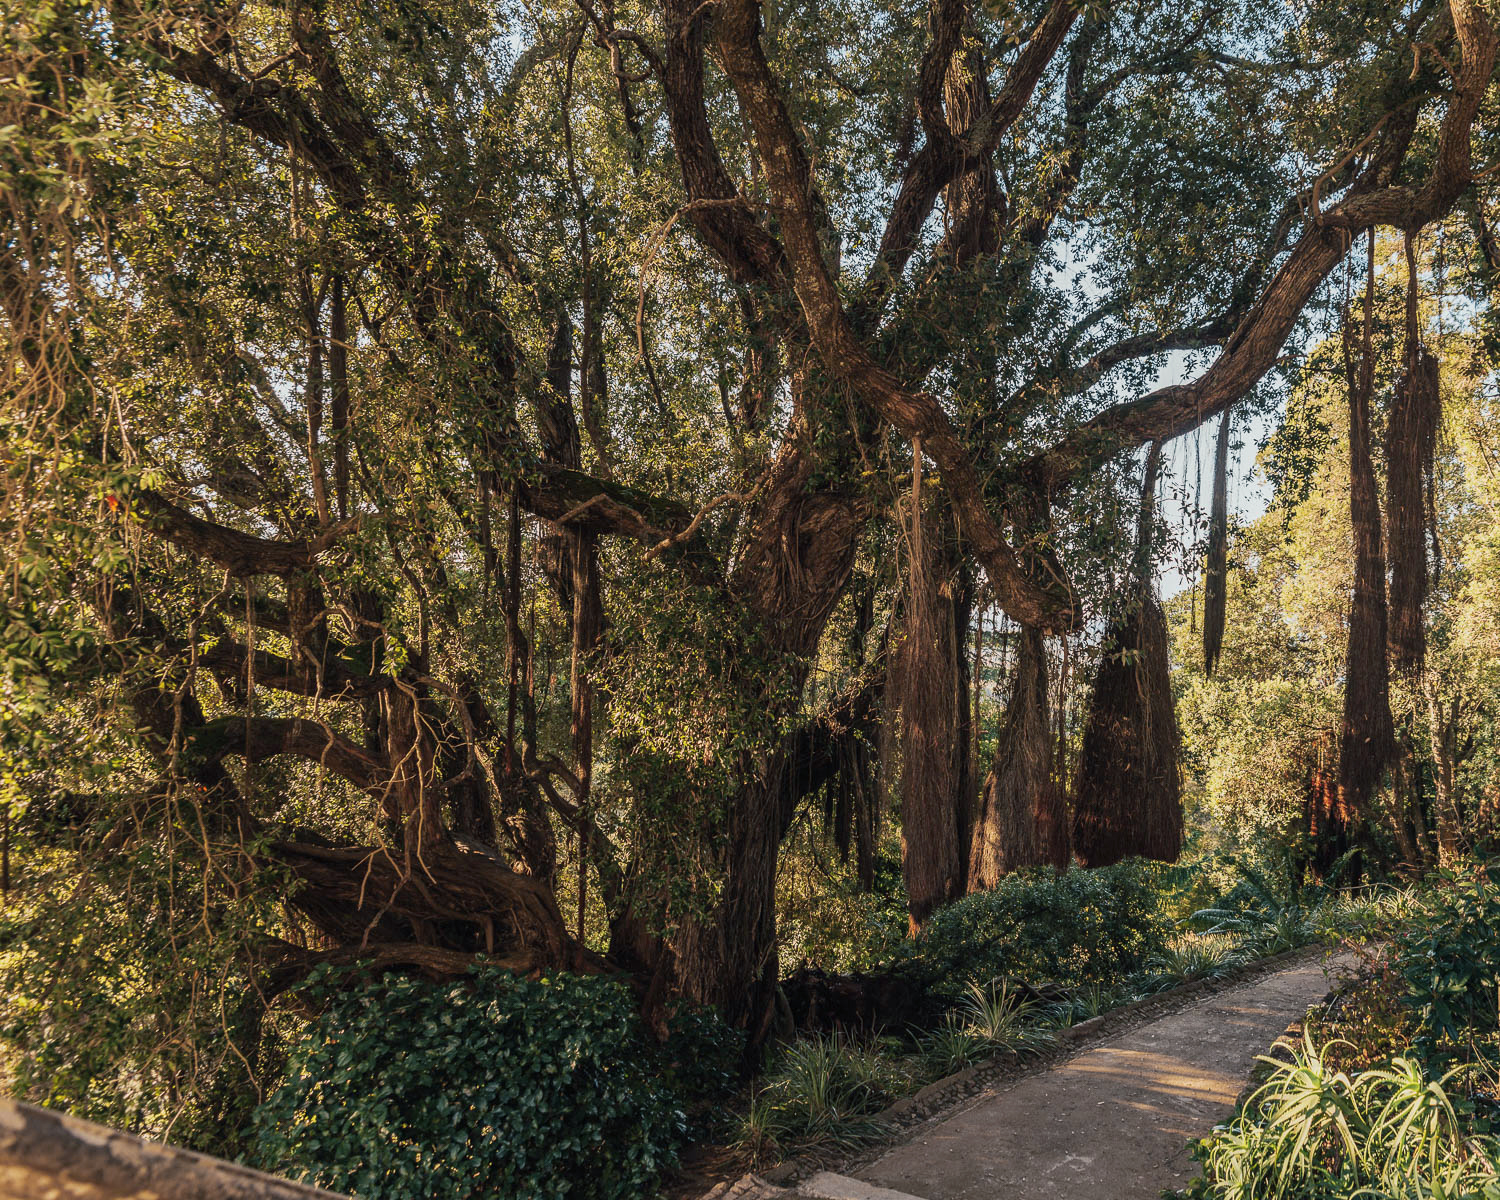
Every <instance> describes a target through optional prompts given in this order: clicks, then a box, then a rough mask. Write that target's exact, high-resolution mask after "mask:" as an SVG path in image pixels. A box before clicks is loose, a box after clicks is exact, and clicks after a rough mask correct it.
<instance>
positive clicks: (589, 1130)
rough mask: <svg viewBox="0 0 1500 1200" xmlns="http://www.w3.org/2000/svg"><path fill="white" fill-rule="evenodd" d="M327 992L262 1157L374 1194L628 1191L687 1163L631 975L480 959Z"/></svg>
mask: <svg viewBox="0 0 1500 1200" xmlns="http://www.w3.org/2000/svg"><path fill="white" fill-rule="evenodd" d="M326 982H327V981H326V980H324V981H323V983H324V984H325V985H326ZM322 995H323V997H324V998H325V999H326V1000H327V1002H328V1003H327V1008H326V1009H325V1011H324V1012H323V1014H322V1016H321V1017H320V1018H319V1019H318V1020H317V1021H316V1022H315V1024H314V1027H313V1028H312V1030H310V1031H309V1034H308V1036H307V1037H306V1038H304V1039H303V1040H302V1041H301V1043H300V1044H299V1045H298V1046H297V1048H296V1049H295V1051H294V1052H293V1055H292V1058H291V1061H290V1063H289V1068H288V1072H287V1076H286V1079H285V1081H284V1082H283V1083H282V1085H281V1086H280V1088H279V1089H278V1090H277V1091H276V1092H275V1093H274V1094H273V1095H271V1096H270V1097H269V1098H268V1099H267V1101H266V1102H265V1103H264V1104H263V1105H262V1106H261V1107H260V1109H259V1110H258V1111H257V1113H256V1117H255V1135H256V1149H257V1154H256V1157H257V1159H258V1161H259V1163H260V1165H262V1166H264V1167H267V1168H269V1169H271V1170H275V1171H280V1172H283V1173H286V1174H292V1175H296V1176H300V1177H303V1178H306V1179H309V1180H311V1181H312V1182H315V1183H318V1184H321V1185H322V1186H324V1187H327V1188H330V1189H332V1190H334V1191H338V1192H350V1193H353V1194H355V1195H358V1196H361V1197H365V1198H367V1200H385V1198H387V1197H389V1198H391V1200H396V1198H398V1197H399V1198H401V1200H405V1198H406V1197H412V1196H421V1197H423V1198H424V1200H426V1198H428V1197H432V1198H439V1197H441V1198H450V1197H451V1198H458V1197H479V1196H484V1197H493V1198H496V1200H499V1198H502V1197H514V1198H516V1200H522V1198H525V1200H531V1198H533V1197H535V1198H551V1197H562V1196H567V1197H569V1198H570V1200H572V1198H574V1197H588V1198H591V1200H614V1198H624V1197H637V1196H641V1195H646V1194H649V1193H650V1191H651V1185H652V1184H653V1182H654V1181H655V1180H656V1178H657V1177H658V1176H659V1174H660V1173H661V1171H662V1170H663V1169H664V1168H665V1167H667V1166H669V1165H670V1164H671V1162H672V1161H673V1158H674V1153H675V1148H676V1146H677V1144H678V1143H679V1141H680V1139H681V1138H682V1137H683V1135H684V1132H685V1120H684V1117H683V1113H682V1111H681V1107H680V1105H679V1103H678V1100H677V1098H676V1097H674V1096H673V1095H672V1094H671V1093H670V1092H669V1091H668V1090H667V1089H666V1088H665V1087H664V1086H663V1085H662V1083H661V1082H660V1081H659V1079H658V1072H659V1070H660V1066H661V1064H660V1062H659V1058H660V1050H659V1049H657V1048H656V1047H654V1046H652V1045H651V1044H650V1042H649V1041H648V1039H647V1038H646V1036H645V1034H644V1031H643V1030H642V1028H641V1025H640V1022H639V1020H638V1018H637V1016H636V1013H635V1003H634V1001H633V998H632V997H631V995H630V993H629V991H628V989H627V988H626V987H625V986H624V985H623V984H621V983H619V982H617V981H614V980H607V979H600V978H585V977H580V976H572V975H559V976H556V977H554V978H550V979H542V980H540V981H537V982H533V981H530V980H526V979H523V978H520V977H518V976H515V975H512V974H510V973H508V972H505V971H502V970H499V969H497V968H494V967H485V966H481V967H478V968H476V969H475V970H474V971H473V972H472V973H471V975H470V976H469V977H468V978H466V979H463V980H458V981H454V982H451V983H446V984H431V983H425V982H420V981H416V980H399V981H396V982H394V983H393V982H390V981H383V982H381V983H379V984H378V985H365V986H361V987H354V988H349V989H345V990H339V991H331V990H330V989H328V988H327V987H326V986H324V987H323V988H322Z"/></svg>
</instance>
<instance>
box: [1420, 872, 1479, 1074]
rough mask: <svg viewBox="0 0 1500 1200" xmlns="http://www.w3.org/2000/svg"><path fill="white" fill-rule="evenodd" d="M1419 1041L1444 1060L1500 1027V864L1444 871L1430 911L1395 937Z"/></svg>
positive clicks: (1422, 1049) (1433, 895) (1432, 896)
mask: <svg viewBox="0 0 1500 1200" xmlns="http://www.w3.org/2000/svg"><path fill="white" fill-rule="evenodd" d="M1396 951H1397V967H1398V970H1399V971H1400V972H1401V975H1402V978H1403V979H1404V981H1405V984H1406V993H1407V994H1406V1000H1407V1003H1408V1005H1409V1006H1410V1007H1411V1009H1412V1011H1413V1012H1414V1013H1415V1015H1416V1017H1417V1019H1418V1022H1419V1031H1418V1033H1417V1036H1416V1041H1415V1044H1416V1046H1417V1048H1418V1050H1419V1051H1421V1052H1422V1053H1423V1054H1425V1055H1432V1056H1443V1055H1446V1054H1448V1053H1451V1052H1452V1051H1453V1050H1454V1049H1455V1048H1457V1047H1460V1046H1462V1045H1463V1044H1465V1043H1466V1042H1471V1041H1472V1040H1473V1039H1474V1037H1475V1035H1476V1034H1483V1033H1486V1032H1490V1031H1493V1030H1495V1029H1496V1028H1497V1024H1500V1022H1497V1014H1496V1005H1497V1001H1500V990H1497V989H1500V863H1488V864H1484V865H1475V866H1470V867H1467V868H1464V869H1462V870H1457V871H1451V872H1444V874H1443V876H1442V877H1441V883H1440V886H1439V887H1438V888H1437V889H1435V890H1434V891H1433V893H1432V894H1431V896H1430V897H1429V900H1428V904H1427V907H1426V910H1425V911H1424V912H1422V913H1421V914H1420V915H1419V916H1417V917H1416V918H1415V919H1413V920H1412V921H1411V923H1410V924H1409V925H1407V926H1406V927H1405V928H1403V929H1402V931H1401V933H1400V934H1399V935H1398V937H1397V939H1396Z"/></svg>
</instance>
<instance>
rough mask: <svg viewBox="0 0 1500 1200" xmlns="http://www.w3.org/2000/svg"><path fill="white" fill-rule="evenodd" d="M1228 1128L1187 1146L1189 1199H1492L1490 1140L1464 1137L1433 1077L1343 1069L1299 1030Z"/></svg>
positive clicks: (1405, 1066) (1404, 1064)
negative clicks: (1197, 1170) (1294, 1043)
mask: <svg viewBox="0 0 1500 1200" xmlns="http://www.w3.org/2000/svg"><path fill="white" fill-rule="evenodd" d="M1261 1061H1262V1062H1264V1063H1266V1064H1268V1065H1269V1067H1270V1069H1271V1070H1270V1076H1269V1078H1268V1079H1267V1080H1266V1082H1265V1083H1264V1084H1263V1085H1262V1086H1261V1087H1260V1088H1259V1089H1257V1091H1256V1092H1255V1093H1254V1094H1253V1095H1252V1096H1251V1097H1250V1099H1249V1100H1248V1101H1246V1103H1245V1107H1244V1109H1243V1111H1242V1112H1241V1113H1240V1115H1239V1116H1237V1117H1236V1118H1235V1119H1234V1120H1233V1121H1232V1122H1231V1123H1230V1124H1228V1125H1226V1126H1222V1127H1220V1128H1219V1129H1218V1130H1216V1131H1215V1132H1214V1134H1213V1135H1212V1136H1211V1137H1208V1138H1205V1139H1203V1140H1202V1141H1201V1142H1199V1143H1198V1146H1197V1148H1196V1150H1195V1156H1196V1157H1197V1158H1198V1160H1199V1161H1200V1162H1201V1163H1202V1164H1203V1166H1204V1174H1203V1177H1202V1178H1200V1179H1198V1180H1196V1181H1194V1183H1193V1184H1192V1185H1191V1186H1190V1187H1189V1188H1188V1189H1187V1191H1186V1193H1185V1194H1186V1195H1187V1196H1188V1197H1192V1198H1195V1200H1283V1198H1284V1200H1347V1198H1348V1197H1355V1196H1359V1197H1371V1198H1375V1197H1392V1198H1396V1197H1400V1198H1403V1200H1406V1198H1409V1200H1448V1198H1457V1197H1466V1198H1473V1200H1478V1198H1480V1197H1483V1198H1484V1200H1495V1198H1500V1175H1497V1172H1496V1159H1495V1156H1496V1151H1497V1146H1496V1143H1495V1142H1494V1141H1493V1140H1492V1139H1490V1138H1487V1137H1483V1136H1477V1135H1474V1134H1473V1133H1472V1132H1471V1131H1470V1130H1469V1129H1468V1128H1467V1127H1466V1123H1465V1121H1464V1120H1463V1119H1462V1116H1461V1114H1460V1112H1459V1110H1458V1108H1457V1107H1456V1106H1455V1104H1454V1101H1453V1100H1452V1099H1451V1097H1450V1094H1449V1091H1448V1085H1449V1083H1450V1082H1451V1078H1452V1076H1451V1075H1449V1076H1444V1077H1442V1078H1438V1079H1434V1078H1432V1077H1431V1076H1429V1075H1427V1074H1426V1073H1425V1072H1424V1071H1423V1069H1422V1067H1421V1065H1420V1064H1418V1063H1416V1062H1414V1061H1412V1060H1410V1059H1406V1058H1397V1059H1394V1060H1393V1061H1392V1062H1391V1063H1390V1064H1389V1065H1388V1066H1386V1067H1383V1068H1380V1069H1377V1070H1370V1071H1362V1072H1360V1073H1358V1074H1356V1075H1349V1074H1347V1073H1346V1072H1344V1071H1340V1070H1337V1069H1336V1068H1334V1067H1332V1066H1331V1065H1330V1064H1329V1061H1328V1059H1327V1057H1326V1056H1325V1055H1324V1054H1323V1052H1322V1050H1321V1049H1320V1048H1319V1047H1318V1046H1316V1045H1315V1044H1314V1043H1313V1041H1312V1040H1311V1038H1305V1039H1304V1042H1303V1044H1302V1046H1301V1048H1300V1049H1298V1050H1296V1051H1295V1052H1294V1053H1293V1055H1292V1058H1291V1061H1290V1062H1280V1061H1277V1060H1275V1059H1269V1058H1267V1059H1262V1060H1261Z"/></svg>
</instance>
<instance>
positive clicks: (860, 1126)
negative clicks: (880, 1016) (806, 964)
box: [733, 1035, 913, 1165]
mask: <svg viewBox="0 0 1500 1200" xmlns="http://www.w3.org/2000/svg"><path fill="white" fill-rule="evenodd" d="M912 1082H913V1080H912V1077H911V1075H910V1074H909V1073H908V1072H907V1071H906V1070H904V1069H903V1067H902V1066H901V1064H900V1063H898V1062H897V1061H895V1060H894V1059H892V1058H890V1057H889V1056H886V1055H882V1054H881V1053H880V1052H879V1050H878V1049H877V1048H875V1047H871V1046H862V1045H859V1044H856V1043H854V1042H851V1041H849V1040H848V1039H846V1038H843V1037H840V1036H838V1035H834V1036H831V1037H809V1038H803V1039H800V1040H798V1041H796V1042H793V1043H792V1044H791V1045H790V1046H788V1047H786V1048H785V1049H784V1050H783V1051H782V1052H781V1053H780V1055H779V1056H778V1057H777V1059H776V1060H775V1061H774V1062H773V1063H772V1064H771V1067H770V1069H769V1070H767V1072H766V1073H765V1074H764V1075H763V1076H762V1077H761V1079H760V1082H759V1084H758V1086H757V1087H756V1089H755V1091H754V1093H753V1094H752V1096H751V1099H750V1105H749V1108H748V1109H747V1110H746V1112H745V1114H744V1115H743V1116H742V1117H741V1118H740V1119H739V1121H738V1123H737V1124H738V1127H737V1129H736V1131H735V1137H734V1139H733V1144H734V1146H735V1148H736V1149H738V1150H740V1151H742V1152H744V1153H746V1154H747V1155H748V1156H749V1157H750V1159H751V1161H752V1163H753V1164H755V1165H759V1164H761V1163H763V1162H770V1161H775V1160H777V1159H780V1158H785V1157H787V1156H789V1155H792V1154H796V1153H798V1152H799V1151H800V1150H802V1149H804V1148H806V1147H807V1146H810V1145H812V1144H814V1143H821V1144H826V1145H834V1146H839V1147H845V1148H851V1147H854V1146H858V1145H861V1144H863V1143H864V1142H867V1141H869V1140H870V1139H872V1138H873V1137H875V1136H877V1135H878V1134H879V1132H880V1130H881V1125H880V1123H879V1122H878V1121H874V1120H872V1119H871V1118H872V1117H873V1116H874V1115H875V1114H876V1113H878V1112H880V1110H881V1109H883V1108H885V1107H886V1106H887V1105H888V1104H890V1102H891V1101H892V1100H894V1099H895V1097H896V1096H897V1095H899V1094H900V1093H901V1092H903V1091H905V1090H906V1089H907V1088H908V1087H909V1086H910V1085H911V1084H912Z"/></svg>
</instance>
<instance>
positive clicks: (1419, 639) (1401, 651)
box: [1385, 235, 1442, 679]
mask: <svg viewBox="0 0 1500 1200" xmlns="http://www.w3.org/2000/svg"><path fill="white" fill-rule="evenodd" d="M1406 270H1407V288H1406V356H1405V357H1406V361H1405V365H1404V370H1403V371H1402V373H1401V377H1400V378H1399V379H1398V380H1397V381H1396V391H1395V395H1394V396H1393V397H1392V401H1391V412H1390V418H1389V420H1388V422H1387V424H1386V436H1385V470H1386V477H1385V478H1386V488H1385V501H1386V518H1387V522H1388V527H1387V532H1386V547H1387V554H1386V558H1387V562H1388V565H1389V566H1390V572H1391V591H1390V631H1389V633H1390V654H1391V667H1392V669H1393V670H1395V671H1397V672H1399V673H1401V674H1403V675H1406V676H1408V677H1411V678H1413V679H1415V678H1417V677H1418V676H1420V675H1421V673H1422V666H1423V662H1424V659H1425V657H1426V652H1427V631H1426V620H1425V615H1424V613H1423V605H1424V604H1425V603H1426V600H1427V582H1428V570H1427V513H1428V511H1429V510H1428V494H1429V482H1430V480H1431V479H1432V457H1433V452H1434V450H1435V448H1436V446H1437V431H1438V425H1439V424H1440V423H1441V421H1442V397H1441V395H1440V394H1439V389H1438V360H1437V358H1436V356H1434V355H1432V354H1430V353H1428V351H1427V348H1426V347H1425V346H1423V345H1422V340H1421V329H1420V327H1419V325H1418V312H1417V298H1418V297H1417V261H1416V249H1415V245H1414V242H1413V239H1412V237H1411V236H1410V235H1408V236H1407V239H1406Z"/></svg>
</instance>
